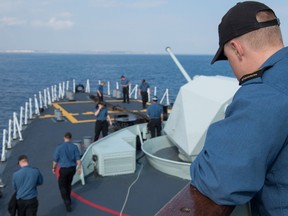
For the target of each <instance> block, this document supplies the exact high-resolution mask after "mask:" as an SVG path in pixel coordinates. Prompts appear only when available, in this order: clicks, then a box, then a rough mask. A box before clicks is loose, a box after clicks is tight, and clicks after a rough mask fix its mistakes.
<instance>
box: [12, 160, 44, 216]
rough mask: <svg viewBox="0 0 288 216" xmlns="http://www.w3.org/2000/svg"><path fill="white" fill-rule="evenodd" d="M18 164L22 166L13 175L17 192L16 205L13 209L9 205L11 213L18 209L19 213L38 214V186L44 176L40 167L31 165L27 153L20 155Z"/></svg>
mask: <svg viewBox="0 0 288 216" xmlns="http://www.w3.org/2000/svg"><path fill="white" fill-rule="evenodd" d="M18 164H19V166H20V167H21V168H20V169H19V170H18V171H16V172H15V173H14V174H13V177H12V184H13V187H14V189H15V192H16V203H15V204H16V206H14V208H13V210H12V209H11V206H9V211H10V214H13V213H12V212H11V210H12V211H14V213H15V210H16V209H17V211H18V215H24V216H25V215H29V216H30V215H31V216H36V215H37V210H38V200H37V194H38V192H37V186H38V185H42V184H43V176H42V174H41V173H40V171H39V169H37V168H34V167H31V166H29V161H28V157H27V156H26V155H20V156H19V158H18ZM10 205H11V201H10ZM15 207H16V208H15Z"/></svg>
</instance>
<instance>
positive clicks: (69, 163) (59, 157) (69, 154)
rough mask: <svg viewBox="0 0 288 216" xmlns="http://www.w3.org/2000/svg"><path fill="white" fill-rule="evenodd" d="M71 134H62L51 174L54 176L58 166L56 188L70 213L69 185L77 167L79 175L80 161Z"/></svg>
mask: <svg viewBox="0 0 288 216" xmlns="http://www.w3.org/2000/svg"><path fill="white" fill-rule="evenodd" d="M71 139H72V134H71V133H70V132H67V133H65V134H64V143H62V144H59V145H58V146H57V147H56V149H55V151H54V154H53V163H52V172H53V174H56V168H57V164H59V166H60V170H59V178H58V186H59V190H60V193H61V197H62V199H63V201H64V204H65V207H66V210H67V212H71V211H72V208H71V183H72V180H73V176H74V174H75V173H76V165H77V167H78V171H77V173H78V175H80V174H81V172H82V168H81V160H80V152H79V150H78V147H77V146H76V145H75V144H74V143H72V142H71Z"/></svg>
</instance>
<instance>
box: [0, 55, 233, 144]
mask: <svg viewBox="0 0 288 216" xmlns="http://www.w3.org/2000/svg"><path fill="white" fill-rule="evenodd" d="M176 56H177V58H178V60H179V62H180V63H181V64H182V66H183V67H184V69H185V70H186V71H187V73H188V74H189V76H190V77H191V78H192V77H193V76H195V75H224V76H231V77H232V76H233V73H232V70H231V69H230V67H229V65H228V63H227V61H222V62H217V63H215V64H214V65H210V61H211V59H212V56H208V55H207V56H206V55H179V56H178V55H177V54H176ZM0 73H1V80H0V92H2V94H1V95H2V96H1V97H0V138H1V137H2V132H3V129H4V128H5V129H7V128H8V120H9V119H12V116H13V112H17V113H19V111H20V107H21V106H23V107H24V105H25V102H27V101H28V100H29V98H33V97H34V94H38V92H39V91H42V92H43V89H46V88H50V87H51V86H52V85H58V84H59V83H60V82H64V81H70V88H72V80H73V79H75V81H76V84H83V85H86V81H87V79H89V81H90V88H91V92H95V91H96V89H97V86H98V82H99V80H101V81H102V80H103V81H106V82H107V81H110V83H111V89H112V90H113V89H115V88H116V82H119V81H120V76H121V75H125V76H126V77H127V78H128V79H129V80H130V82H131V84H132V87H133V86H135V84H140V83H141V80H142V79H146V81H147V82H148V83H149V84H150V87H151V89H152V90H153V89H154V87H157V96H158V97H162V95H163V93H164V91H165V89H166V88H168V89H169V95H170V101H171V102H173V100H175V98H176V95H177V93H178V91H179V88H180V87H181V86H182V85H184V84H185V83H187V81H186V79H185V78H184V76H183V75H182V74H181V72H180V70H179V69H178V67H177V66H176V64H175V63H174V62H173V60H172V58H171V57H170V56H169V55H168V54H167V55H91V54H39V53H37V54H0ZM1 140H2V139H1Z"/></svg>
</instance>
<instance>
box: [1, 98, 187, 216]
mask: <svg viewBox="0 0 288 216" xmlns="http://www.w3.org/2000/svg"><path fill="white" fill-rule="evenodd" d="M105 101H106V102H107V104H108V108H109V114H110V116H111V117H112V119H114V121H116V119H117V118H121V116H123V115H124V116H127V115H128V116H132V117H135V120H133V121H145V110H143V109H142V104H141V101H139V100H131V101H130V103H129V104H127V103H122V100H119V99H115V98H110V97H106V98H105ZM95 106H96V103H95V102H94V101H93V100H91V99H90V98H89V95H87V94H85V93H77V94H75V100H73V101H60V102H56V103H54V104H53V106H51V107H49V108H48V109H45V110H44V111H43V112H42V113H41V115H40V116H37V117H35V118H34V119H33V121H32V122H31V123H30V124H28V125H27V127H26V128H25V130H24V131H23V141H21V142H19V141H17V140H15V141H14V142H13V148H12V149H11V150H8V154H7V155H8V156H9V157H8V158H7V161H5V162H2V164H1V166H0V168H1V169H0V171H1V179H2V182H3V183H4V184H5V187H4V188H3V189H2V192H3V197H2V198H1V199H0V201H1V202H0V215H3V216H5V215H9V214H8V211H7V206H8V201H9V199H10V197H11V195H12V194H13V191H14V190H13V188H12V184H11V182H12V175H13V173H14V172H15V171H16V170H17V169H19V167H18V165H17V158H18V156H19V155H20V154H26V155H28V157H29V158H30V165H31V166H34V167H37V168H39V169H40V171H41V173H42V174H43V177H44V184H43V185H42V186H39V189H38V193H39V194H38V200H39V208H38V215H40V216H50V215H53V216H54V215H55V216H57V215H59V216H60V215H61V216H62V215H66V210H65V206H64V204H63V201H62V199H61V196H60V192H59V189H58V184H57V179H56V176H55V175H53V174H52V172H51V167H52V154H53V151H54V149H55V147H56V146H57V145H58V144H59V143H62V142H63V134H64V133H65V132H67V131H70V132H71V133H72V134H73V140H83V138H84V137H87V136H88V137H89V136H90V137H93V136H94V124H95V117H94V112H95ZM55 110H60V111H61V113H62V115H61V116H60V118H61V119H60V120H59V119H57V117H55ZM124 123H125V122H124ZM127 123H128V122H127ZM133 123H134V122H133ZM121 126H123V125H119V124H118V125H117V124H115V125H114V127H112V128H110V133H113V130H117V129H119V128H117V127H121ZM142 156H143V157H142ZM85 182H86V184H85V185H84V186H83V185H82V184H81V183H77V184H75V185H74V186H73V192H72V197H73V200H72V210H73V211H72V212H71V213H69V215H81V214H82V215H85V216H86V215H87V216H89V215H91V216H92V215H93V216H94V215H97V216H98V215H100V216H101V215H121V212H122V213H123V214H122V215H135V216H141V215H143V216H144V215H145V216H147V215H154V214H155V213H156V212H157V211H158V210H159V209H160V208H161V207H162V206H164V205H165V203H167V202H168V201H169V200H170V199H171V198H172V197H173V196H174V195H175V194H176V193H177V192H178V191H179V190H181V189H182V188H183V187H184V186H185V185H187V183H188V181H187V180H183V179H180V178H177V177H173V176H170V175H167V174H164V173H161V172H159V171H157V170H155V169H153V168H152V167H151V166H150V165H149V163H148V162H147V161H146V158H145V156H144V155H143V154H142V153H141V152H138V159H137V165H136V172H135V173H132V174H126V175H117V176H105V177H102V176H99V175H93V174H91V175H89V176H86V177H85ZM130 186H131V188H130ZM127 194H128V196H127Z"/></svg>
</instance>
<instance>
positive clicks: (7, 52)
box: [0, 49, 212, 56]
mask: <svg viewBox="0 0 288 216" xmlns="http://www.w3.org/2000/svg"><path fill="white" fill-rule="evenodd" d="M3 53H4V54H9V53H11V54H17V53H19V54H21V53H22V54H91V55H167V52H165V51H163V52H161V53H150V52H132V51H117V50H115V51H93V50H92V51H89V50H88V51H85V50H84V51H55V50H30V49H11V50H10V49H9V50H0V54H3ZM177 55H200V56H203V55H204V56H210V55H212V54H205V53H203V54H196V53H177Z"/></svg>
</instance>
